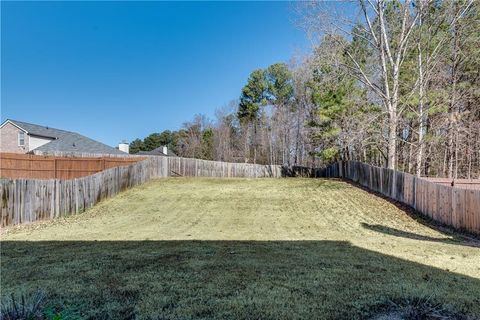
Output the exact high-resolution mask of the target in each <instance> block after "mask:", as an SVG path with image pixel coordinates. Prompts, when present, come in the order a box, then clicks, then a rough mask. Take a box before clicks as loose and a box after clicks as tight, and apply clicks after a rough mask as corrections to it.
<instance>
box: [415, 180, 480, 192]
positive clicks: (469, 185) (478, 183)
mask: <svg viewBox="0 0 480 320" xmlns="http://www.w3.org/2000/svg"><path fill="white" fill-rule="evenodd" d="M423 179H425V180H427V181H430V182H434V183H437V184H441V185H444V186H451V187H457V188H462V189H479V190H480V179H447V178H423Z"/></svg>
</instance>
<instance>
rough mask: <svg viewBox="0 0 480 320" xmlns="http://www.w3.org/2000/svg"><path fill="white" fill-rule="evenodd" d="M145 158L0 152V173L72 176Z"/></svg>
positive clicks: (32, 176) (33, 176)
mask: <svg viewBox="0 0 480 320" xmlns="http://www.w3.org/2000/svg"><path fill="white" fill-rule="evenodd" d="M143 159H145V158H139V157H136V158H134V157H128V158H119V157H96V158H92V157H89V158H86V157H56V156H38V155H31V154H18V153H0V176H1V177H2V178H22V179H74V178H79V177H85V176H89V175H92V174H94V173H97V172H100V171H103V170H106V169H110V168H114V167H120V166H128V165H130V164H132V163H136V162H138V161H141V160H143Z"/></svg>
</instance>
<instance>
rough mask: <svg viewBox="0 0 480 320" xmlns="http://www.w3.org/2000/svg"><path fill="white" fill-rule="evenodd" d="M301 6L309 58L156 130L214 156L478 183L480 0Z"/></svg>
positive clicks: (182, 150) (149, 142)
mask: <svg viewBox="0 0 480 320" xmlns="http://www.w3.org/2000/svg"><path fill="white" fill-rule="evenodd" d="M342 6H343V4H340V3H336V2H319V1H313V2H302V3H299V4H298V5H297V6H296V7H295V10H294V11H295V14H296V16H297V18H298V19H297V20H298V23H299V25H300V26H301V27H302V28H304V29H305V31H306V33H307V35H308V36H309V37H310V38H311V39H312V40H313V41H314V43H315V46H314V49H313V50H312V52H311V53H310V54H308V55H307V56H304V57H301V58H296V59H292V60H291V61H290V62H289V63H288V64H287V63H276V64H273V65H271V66H269V67H267V68H265V69H257V70H254V71H252V72H251V74H250V76H249V78H248V79H247V82H246V83H245V85H244V87H243V88H242V89H241V92H240V97H239V99H238V100H235V101H232V102H231V103H229V104H228V105H227V106H224V107H222V108H220V109H218V110H217V111H216V114H215V119H213V120H211V119H208V118H207V117H205V116H203V115H196V116H194V118H193V119H192V120H191V121H188V122H186V123H184V125H183V126H182V128H181V129H180V130H178V131H164V132H162V133H154V134H151V135H150V136H148V137H146V138H145V139H143V140H140V139H136V140H134V141H133V142H132V143H131V145H130V150H131V152H132V153H135V152H138V151H139V150H152V149H154V148H156V147H158V146H161V145H167V146H168V147H169V148H170V149H172V150H173V151H174V152H175V153H176V154H177V155H179V156H184V157H195V158H202V159H208V160H220V161H232V162H251V163H262V164H281V165H287V166H292V165H300V166H323V165H327V164H329V163H331V162H334V161H338V160H359V161H363V162H366V163H370V164H374V165H377V166H384V167H388V168H391V169H397V170H401V171H405V172H409V173H414V174H416V175H418V176H444V177H453V178H479V177H480V85H479V84H480V83H479V82H480V46H479V44H480V14H479V10H480V3H479V2H478V1H474V0H470V1H467V0H464V1H460V0H459V1H428V0H420V1H369V0H359V1H357V2H356V3H355V5H353V6H351V7H348V10H346V9H345V8H346V7H342Z"/></svg>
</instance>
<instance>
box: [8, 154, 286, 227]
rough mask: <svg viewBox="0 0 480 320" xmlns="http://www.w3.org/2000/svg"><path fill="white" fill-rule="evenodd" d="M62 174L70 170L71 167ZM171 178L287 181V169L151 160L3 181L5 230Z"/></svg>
mask: <svg viewBox="0 0 480 320" xmlns="http://www.w3.org/2000/svg"><path fill="white" fill-rule="evenodd" d="M97 160H98V159H97ZM116 160H117V161H123V160H122V159H116ZM137 160H138V159H137ZM112 162H113V161H112ZM116 164H118V162H117V163H116ZM102 165H103V164H102ZM107 166H108V165H107ZM62 168H63V169H65V170H66V169H70V168H69V167H68V166H66V165H65V166H63V167H62ZM77 168H78V167H77ZM78 170H80V169H78ZM169 176H192V177H247V178H260V177H273V178H278V177H281V176H282V169H281V167H280V166H269V165H257V164H245V163H226V162H218V161H206V160H198V159H189V158H177V157H162V156H149V157H147V158H146V159H145V160H143V161H140V162H136V163H133V164H130V165H128V166H114V167H113V168H110V169H107V170H104V171H101V172H98V173H95V174H93V175H89V176H85V177H80V178H75V179H69V180H62V179H50V180H45V179H1V180H0V196H1V201H2V202H1V207H0V213H1V215H0V217H1V226H2V227H5V226H11V225H18V224H24V223H31V222H34V221H38V220H46V219H53V218H57V217H62V216H66V215H69V214H74V213H80V212H83V211H84V210H85V209H88V208H90V207H92V206H93V205H94V204H96V203H98V202H99V201H101V200H103V199H106V198H109V197H112V196H114V195H116V194H117V193H119V192H120V191H123V190H125V189H127V188H130V187H133V186H136V185H139V184H142V183H144V182H146V181H148V180H150V179H152V178H161V177H169Z"/></svg>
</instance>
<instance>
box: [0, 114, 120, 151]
mask: <svg viewBox="0 0 480 320" xmlns="http://www.w3.org/2000/svg"><path fill="white" fill-rule="evenodd" d="M9 120H10V122H12V123H14V124H16V125H17V126H19V127H20V128H22V129H24V130H26V131H27V132H28V134H30V135H34V136H35V135H36V136H42V137H48V138H53V139H54V140H52V141H50V142H48V143H46V144H44V145H43V146H40V147H38V148H36V149H34V150H33V151H40V152H46V153H48V152H54V151H60V152H82V153H98V154H126V153H125V152H122V151H120V150H118V149H115V148H113V147H110V146H108V145H106V144H103V143H101V142H98V141H95V140H93V139H90V138H87V137H85V136H82V135H81V134H79V133H76V132H70V131H66V130H60V129H55V128H50V127H46V126H39V125H36V124H32V123H27V122H23V121H17V120H11V119H9Z"/></svg>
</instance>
